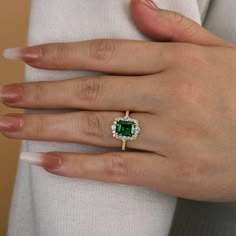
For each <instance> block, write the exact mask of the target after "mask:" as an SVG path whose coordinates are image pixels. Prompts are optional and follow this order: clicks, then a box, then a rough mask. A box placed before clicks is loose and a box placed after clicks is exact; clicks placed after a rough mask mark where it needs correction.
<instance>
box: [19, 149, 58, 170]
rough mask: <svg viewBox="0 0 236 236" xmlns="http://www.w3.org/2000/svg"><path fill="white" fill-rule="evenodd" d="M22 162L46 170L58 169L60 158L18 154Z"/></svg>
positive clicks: (31, 153) (41, 154)
mask: <svg viewBox="0 0 236 236" xmlns="http://www.w3.org/2000/svg"><path fill="white" fill-rule="evenodd" d="M20 159H21V160H22V161H25V162H28V163H29V164H31V165H36V166H41V167H43V168H46V169H51V170H52V169H58V168H59V167H60V166H61V162H62V161H61V158H60V157H59V156H56V155H52V154H49V153H39V152H38V153H36V152H22V153H21V154H20Z"/></svg>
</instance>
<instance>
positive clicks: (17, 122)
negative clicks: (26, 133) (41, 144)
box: [0, 115, 23, 132]
mask: <svg viewBox="0 0 236 236" xmlns="http://www.w3.org/2000/svg"><path fill="white" fill-rule="evenodd" d="M22 126H23V119H22V118H21V116H20V115H19V116H17V115H4V116H1V117H0V132H16V131H19V130H20V129H21V128H22Z"/></svg>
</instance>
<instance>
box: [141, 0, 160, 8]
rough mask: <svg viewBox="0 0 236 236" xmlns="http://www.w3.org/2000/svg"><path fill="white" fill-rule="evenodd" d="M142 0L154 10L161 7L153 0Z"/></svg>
mask: <svg viewBox="0 0 236 236" xmlns="http://www.w3.org/2000/svg"><path fill="white" fill-rule="evenodd" d="M141 1H142V3H144V4H145V5H146V6H148V7H149V8H151V9H152V10H157V9H159V7H158V6H157V5H156V4H155V3H154V2H153V1H152V0H141Z"/></svg>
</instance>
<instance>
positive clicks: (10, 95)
mask: <svg viewBox="0 0 236 236" xmlns="http://www.w3.org/2000/svg"><path fill="white" fill-rule="evenodd" d="M148 2H150V1H148ZM131 13H132V16H133V17H134V19H135V21H136V23H137V25H138V27H139V28H140V29H141V30H142V31H143V32H144V33H146V34H147V35H149V36H150V37H152V38H155V39H156V40H158V41H167V40H168V41H169V42H166V43H160V42H144V41H134V40H112V39H96V40H89V41H83V42H78V43H56V44H53V43H50V44H45V45H37V46H34V47H28V48H24V49H20V50H18V51H16V50H15V51H12V50H10V51H9V50H7V51H6V54H5V55H6V56H7V57H13V56H14V58H16V57H18V58H20V59H22V60H23V61H25V62H26V63H27V64H29V65H31V66H33V67H36V68H42V69H52V70H53V69H57V70H58V69H62V70H67V69H69V70H71V69H73V70H93V71H101V72H105V73H110V74H112V75H106V76H97V77H86V78H85V77H83V78H73V79H68V80H64V81H54V82H46V81H45V82H31V83H21V84H14V85H5V86H2V87H1V100H2V102H3V103H4V104H5V105H7V106H9V107H17V108H30V109H81V110H86V111H80V112H72V113H63V114H27V115H26V114H24V115H20V114H8V115H5V116H2V117H1V120H0V127H1V128H0V130H1V132H2V133H3V134H4V135H5V136H7V137H9V138H16V139H31V140H50V141H66V142H78V143H84V144H91V145H96V146H101V147H120V146H121V141H120V140H117V139H115V138H113V136H112V131H111V125H112V123H113V120H114V119H115V118H116V117H120V116H124V111H126V110H130V111H131V112H132V113H131V115H130V117H131V118H134V119H137V120H138V121H139V123H140V128H141V132H140V134H139V136H138V138H137V139H136V140H133V141H128V142H127V146H128V147H129V148H132V149H135V150H133V151H132V152H128V151H126V152H107V153H102V154H94V155H92V154H78V153H62V152H60V153H59V152H49V153H23V154H22V157H23V159H25V160H28V161H30V162H31V163H33V164H37V165H40V166H42V167H44V168H45V169H46V170H47V171H49V172H51V173H53V174H57V175H63V176H70V177H80V178H87V179H94V180H98V181H105V182H114V183H122V184H128V185H139V186H145V187H150V188H153V189H157V190H159V191H163V192H166V193H169V194H173V195H176V196H180V197H184V198H190V199H196V200H208V201H235V200H236V187H235V186H236V145H235V142H236V105H235V104H236V103H235V101H236V80H235V76H236V66H235V65H236V48H235V46H234V45H232V44H230V43H228V42H225V41H224V40H222V39H220V38H218V37H216V36H214V35H212V34H211V33H209V32H207V31H206V30H205V29H203V28H201V27H200V26H199V25H198V24H196V23H194V22H192V21H191V20H189V19H186V18H185V17H183V16H180V15H178V14H177V13H173V12H169V11H165V10H160V9H155V10H154V9H151V8H149V7H148V6H147V5H145V4H143V1H137V0H132V1H131ZM13 52H14V55H13ZM118 75H119V76H118Z"/></svg>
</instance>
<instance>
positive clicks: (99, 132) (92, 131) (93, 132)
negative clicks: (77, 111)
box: [76, 112, 104, 138]
mask: <svg viewBox="0 0 236 236" xmlns="http://www.w3.org/2000/svg"><path fill="white" fill-rule="evenodd" d="M102 120H103V119H102V117H101V116H100V115H98V113H96V112H84V114H82V115H81V119H80V122H79V131H80V132H81V134H82V135H84V136H85V137H91V136H92V137H99V138H101V137H104V127H103V123H102ZM76 122H77V121H76ZM76 126H78V125H76Z"/></svg>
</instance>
